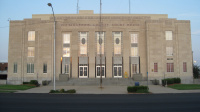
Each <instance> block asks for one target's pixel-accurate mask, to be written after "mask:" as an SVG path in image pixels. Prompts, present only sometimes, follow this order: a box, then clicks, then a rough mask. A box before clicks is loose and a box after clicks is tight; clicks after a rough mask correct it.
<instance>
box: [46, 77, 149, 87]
mask: <svg viewBox="0 0 200 112" xmlns="http://www.w3.org/2000/svg"><path fill="white" fill-rule="evenodd" d="M135 82H139V83H140V85H144V86H145V85H147V81H134V80H133V79H132V78H103V79H102V85H103V86H133V85H135ZM49 85H51V86H52V85H53V82H51V83H50V84H49ZM98 85H100V79H99V78H85V79H84V78H70V79H69V80H68V81H56V86H98Z"/></svg>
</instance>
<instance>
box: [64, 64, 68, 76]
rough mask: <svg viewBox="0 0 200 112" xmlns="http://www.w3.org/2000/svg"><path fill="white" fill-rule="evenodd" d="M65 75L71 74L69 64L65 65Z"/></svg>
mask: <svg viewBox="0 0 200 112" xmlns="http://www.w3.org/2000/svg"><path fill="white" fill-rule="evenodd" d="M65 73H67V74H68V73H69V65H68V64H66V65H65Z"/></svg>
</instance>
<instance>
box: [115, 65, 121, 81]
mask: <svg viewBox="0 0 200 112" xmlns="http://www.w3.org/2000/svg"><path fill="white" fill-rule="evenodd" d="M113 75H114V78H121V77H122V65H114V66H113Z"/></svg>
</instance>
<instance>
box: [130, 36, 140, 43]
mask: <svg viewBox="0 0 200 112" xmlns="http://www.w3.org/2000/svg"><path fill="white" fill-rule="evenodd" d="M131 43H138V34H131Z"/></svg>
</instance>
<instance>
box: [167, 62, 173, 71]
mask: <svg viewBox="0 0 200 112" xmlns="http://www.w3.org/2000/svg"><path fill="white" fill-rule="evenodd" d="M167 72H174V63H167Z"/></svg>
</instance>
